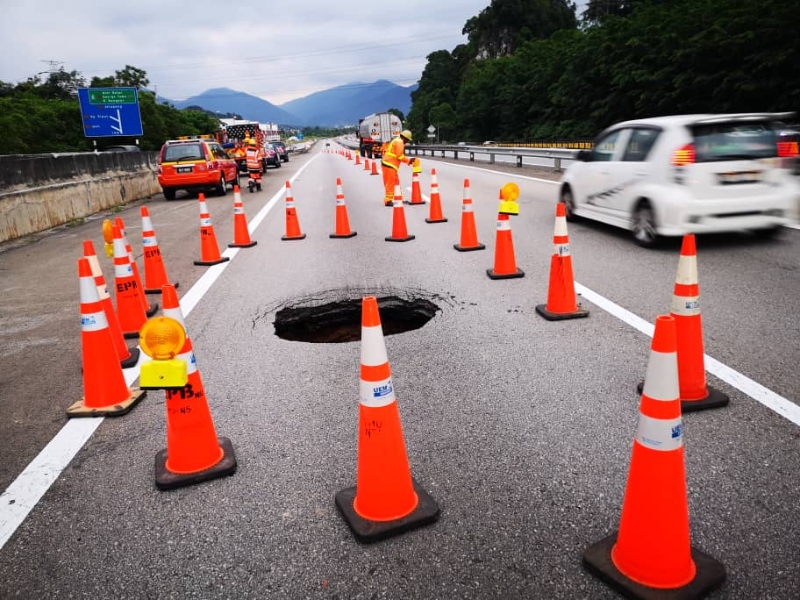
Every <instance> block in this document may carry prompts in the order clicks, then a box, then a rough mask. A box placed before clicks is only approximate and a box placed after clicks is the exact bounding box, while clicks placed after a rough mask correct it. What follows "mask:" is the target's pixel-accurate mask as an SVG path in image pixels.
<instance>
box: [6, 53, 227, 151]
mask: <svg viewBox="0 0 800 600" xmlns="http://www.w3.org/2000/svg"><path fill="white" fill-rule="evenodd" d="M148 83H149V81H148V79H147V74H146V73H145V72H144V71H143V70H141V69H138V68H136V67H132V66H131V65H126V66H125V68H124V69H122V70H119V71H116V72H115V74H114V75H113V76H109V77H93V78H92V80H91V82H90V84H89V87H136V88H138V89H139V110H140V113H141V117H142V127H143V130H144V136H143V137H142V138H140V139H139V140H138V141H139V145H140V147H141V148H142V150H158V149H159V148H161V145H162V144H163V143H164V140H167V139H173V138H176V137H178V136H182V135H200V134H207V133H214V132H215V131H217V130H218V129H219V120H218V119H217V118H216V117H215V116H213V115H211V114H209V113H207V112H204V111H199V110H191V109H186V110H178V109H177V108H175V107H174V106H168V105H166V104H156V101H155V96H154V94H153V93H151V92H148V91H147V90H146V89H144V88H145V87H146V86H147V85H148ZM81 87H86V81H85V79H84V78H83V77H82V76H81V75H80V73H78V72H77V71H69V72H67V71H64V70H63V69H60V70H58V71H54V72H52V73H50V74H49V75H48V77H47V79H45V80H42V79H41V78H40V77H39V76H38V75H37V76H33V77H31V78H29V79H28V80H27V81H24V82H20V83H18V84H16V85H12V84H9V83H5V82H0V154H38V153H44V152H80V151H86V150H92V149H93V148H94V144H93V140H91V139H87V138H86V137H85V136H84V134H83V127H82V120H81V111H80V105H79V103H78V88H81ZM96 141H97V147H98V149H102V148H103V147H104V146H108V145H112V144H113V145H116V144H135V143H136V141H137V140H136V138H132V137H113V138H98V139H97V140H96Z"/></svg>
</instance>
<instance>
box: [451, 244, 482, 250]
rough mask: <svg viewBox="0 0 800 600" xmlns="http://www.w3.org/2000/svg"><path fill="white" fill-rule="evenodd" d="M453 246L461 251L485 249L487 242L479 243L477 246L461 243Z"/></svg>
mask: <svg viewBox="0 0 800 600" xmlns="http://www.w3.org/2000/svg"><path fill="white" fill-rule="evenodd" d="M453 248H455V249H456V250H458V251H459V252H472V251H473V250H485V249H486V244H478V245H477V246H462V245H461V244H453Z"/></svg>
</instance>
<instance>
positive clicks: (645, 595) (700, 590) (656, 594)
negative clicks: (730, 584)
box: [583, 533, 725, 600]
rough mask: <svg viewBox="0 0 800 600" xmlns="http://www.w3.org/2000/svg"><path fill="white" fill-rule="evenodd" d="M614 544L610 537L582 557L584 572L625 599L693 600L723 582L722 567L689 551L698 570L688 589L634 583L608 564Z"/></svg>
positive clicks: (613, 537) (614, 538)
mask: <svg viewBox="0 0 800 600" xmlns="http://www.w3.org/2000/svg"><path fill="white" fill-rule="evenodd" d="M616 541H617V534H616V533H613V534H611V535H610V536H608V537H607V538H605V539H603V540H600V541H599V542H597V543H596V544H593V545H591V546H589V547H588V548H587V549H586V550H585V551H584V553H583V564H584V566H585V567H586V569H587V570H588V571H589V572H590V573H592V575H595V576H596V577H597V578H599V579H600V580H602V581H603V582H604V583H606V584H607V585H609V586H611V587H612V588H613V589H615V590H616V591H618V592H619V593H620V594H622V595H623V596H625V597H626V598H636V599H638V600H693V599H695V598H704V597H705V596H706V595H708V593H709V592H711V591H712V590H713V589H715V588H716V587H718V586H719V585H720V584H722V582H723V581H725V565H723V564H722V563H721V562H719V561H718V560H716V559H714V558H712V557H711V556H709V555H708V554H706V553H705V552H701V551H700V550H697V549H696V548H692V560H694V562H695V565H696V566H697V574H696V575H695V577H694V579H693V580H692V581H691V582H689V583H688V584H687V585H685V586H683V587H679V588H672V589H660V588H651V587H647V586H645V585H642V584H640V583H636V582H635V581H633V580H632V579H629V578H628V577H626V576H625V575H623V574H622V573H621V572H620V571H619V569H617V567H616V566H615V565H614V563H613V561H612V560H611V548H613V547H614V544H615V543H616Z"/></svg>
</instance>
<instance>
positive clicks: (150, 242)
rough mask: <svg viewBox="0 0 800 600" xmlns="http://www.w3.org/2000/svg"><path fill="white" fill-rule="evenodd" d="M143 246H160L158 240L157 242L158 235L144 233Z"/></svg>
mask: <svg viewBox="0 0 800 600" xmlns="http://www.w3.org/2000/svg"><path fill="white" fill-rule="evenodd" d="M142 246H145V247H152V246H158V242H156V236H155V235H147V234H142Z"/></svg>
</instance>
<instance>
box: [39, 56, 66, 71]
mask: <svg viewBox="0 0 800 600" xmlns="http://www.w3.org/2000/svg"><path fill="white" fill-rule="evenodd" d="M39 62H43V63H47V65H48V66H49V67H50V68H49V69H48V70H47V71H42V72H43V73H55V72H56V71H58V68H59V67H60V66H61V65H63V64H64V61H63V60H45V59H42V60H40V61H39Z"/></svg>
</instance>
